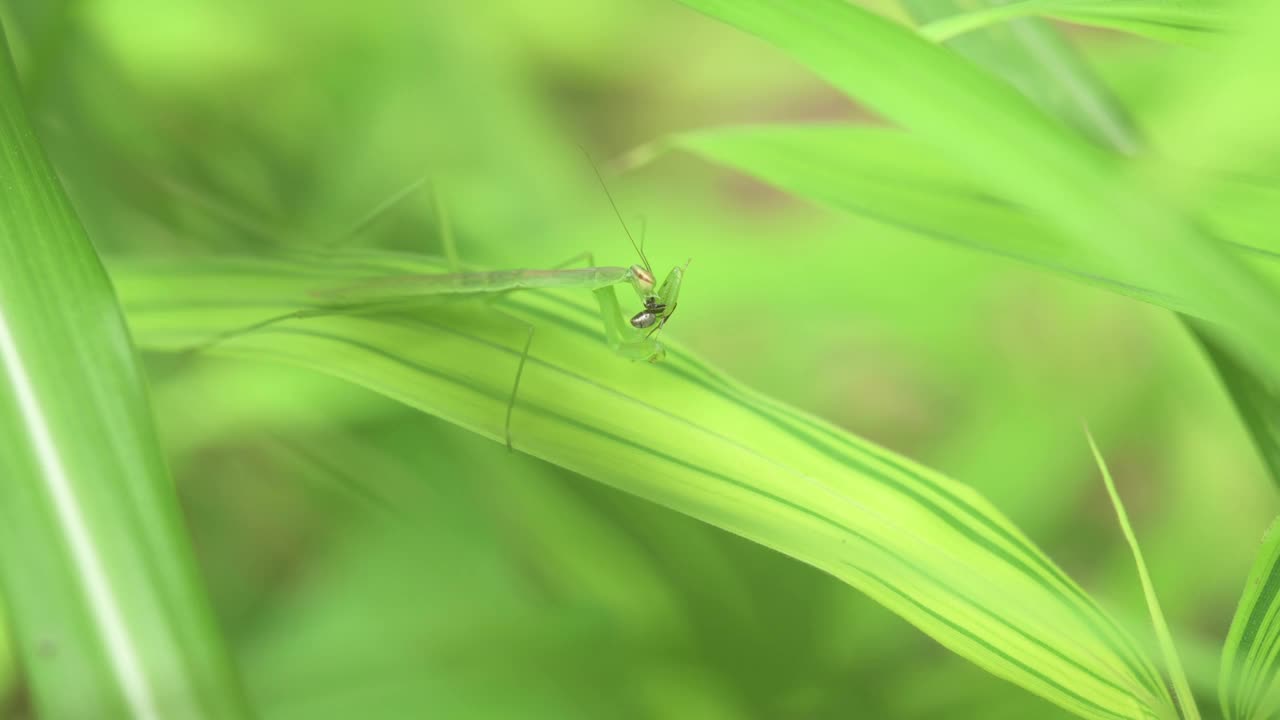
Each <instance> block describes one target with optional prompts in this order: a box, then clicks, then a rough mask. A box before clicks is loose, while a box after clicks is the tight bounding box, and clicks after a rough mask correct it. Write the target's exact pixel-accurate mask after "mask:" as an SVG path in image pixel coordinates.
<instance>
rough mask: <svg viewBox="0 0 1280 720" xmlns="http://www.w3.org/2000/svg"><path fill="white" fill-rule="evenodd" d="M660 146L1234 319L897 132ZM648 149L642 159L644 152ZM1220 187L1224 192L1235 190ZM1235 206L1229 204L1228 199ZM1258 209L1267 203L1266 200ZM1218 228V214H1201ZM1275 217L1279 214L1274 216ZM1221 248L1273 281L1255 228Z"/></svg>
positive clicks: (804, 128)
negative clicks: (1078, 238) (1134, 268)
mask: <svg viewBox="0 0 1280 720" xmlns="http://www.w3.org/2000/svg"><path fill="white" fill-rule="evenodd" d="M667 142H669V143H673V144H675V145H676V146H678V147H681V148H684V149H688V150H691V151H693V152H696V153H698V154H700V155H702V156H704V157H706V158H708V159H710V160H712V161H714V162H717V163H721V164H724V165H726V166H729V167H732V168H734V169H736V170H740V171H742V172H746V173H748V174H750V175H752V176H754V177H756V178H759V179H761V180H763V181H765V182H767V183H769V184H771V185H774V186H776V187H778V188H780V189H783V190H786V191H787V192H790V193H792V194H795V195H797V196H800V197H804V198H807V199H810V200H812V201H815V202H818V203H820V204H823V205H827V206H829V207H832V208H836V209H839V210H844V211H847V212H851V213H854V214H857V215H861V216H863V217H868V218H872V219H875V220H879V221H881V222H885V223H888V224H891V225H893V226H895V227H897V228H901V229H905V230H910V231H913V232H916V233H919V234H921V235H923V236H926V237H931V238H935V239H940V240H944V241H947V242H952V243H956V244H959V245H962V246H965V247H969V248H972V249H976V250H981V251H984V252H989V253H992V254H995V255H999V256H1003V257H1009V258H1013V259H1016V260H1019V261H1022V262H1025V263H1027V264H1030V265H1033V266H1036V267H1038V268H1041V269H1044V270H1048V271H1050V272H1055V273H1060V274H1063V275H1066V276H1069V277H1071V278H1072V279H1074V280H1077V281H1080V282H1084V283H1087V284H1090V285H1094V286H1097V287H1102V288H1105V289H1108V290H1111V291H1113V292H1117V293H1120V294H1123V295H1126V296H1129V297H1133V298H1136V299H1140V300H1143V301H1145V302H1150V303H1152V304H1155V305H1159V306H1162V307H1166V308H1169V309H1171V310H1176V311H1179V312H1184V313H1189V314H1191V315H1195V316H1198V317H1202V318H1206V319H1210V320H1214V321H1216V322H1219V323H1223V324H1228V325H1230V324H1234V322H1235V319H1234V318H1232V317H1229V316H1226V315H1222V314H1220V313H1219V309H1218V308H1217V307H1216V306H1215V305H1213V304H1212V303H1202V302H1201V303H1198V302H1196V301H1195V300H1193V299H1192V298H1190V297H1188V296H1186V295H1184V294H1182V293H1180V291H1179V288H1178V287H1177V286H1176V285H1174V284H1172V283H1168V282H1162V283H1160V284H1156V285H1143V284H1142V282H1143V278H1142V277H1140V276H1138V275H1137V274H1135V273H1127V272H1122V271H1118V270H1117V269H1115V268H1114V267H1112V266H1111V265H1109V264H1107V263H1105V262H1103V261H1101V260H1100V259H1098V258H1097V257H1095V256H1094V254H1093V253H1090V252H1088V251H1087V250H1084V249H1082V248H1080V247H1079V246H1078V245H1077V244H1075V243H1072V242H1070V240H1069V239H1068V238H1066V237H1064V236H1063V234H1062V233H1061V232H1060V231H1059V229H1058V228H1056V227H1054V226H1053V225H1051V224H1049V223H1046V222H1045V221H1044V220H1043V219H1042V218H1041V217H1039V216H1038V215H1037V214H1036V213H1034V212H1033V211H1031V210H1030V209H1029V208H1027V207H1026V206H1024V205H1021V204H1019V203H1017V202H1015V201H1014V200H1012V199H1010V198H1008V197H1002V196H1000V195H994V194H992V193H990V192H987V191H986V190H985V189H984V188H983V186H982V185H981V184H979V183H977V182H975V181H974V179H973V178H972V176H971V175H970V174H969V173H967V172H964V171H963V170H962V169H960V168H958V167H956V166H954V165H953V164H951V163H949V162H948V161H947V159H946V158H945V157H942V156H940V155H939V154H938V153H937V152H936V151H935V150H934V149H933V147H932V146H930V145H928V144H926V143H924V142H922V141H921V140H920V139H919V138H916V137H913V136H911V135H908V134H906V133H903V132H901V131H897V130H888V129H884V128H873V127H863V126H849V125H833V126H813V125H800V126H758V127H742V128H723V129H718V130H710V131H704V132H696V133H687V134H683V135H679V136H675V137H674V138H670V139H669V140H668V141H667ZM652 154H654V153H653V151H652V150H651V151H650V152H646V153H643V154H642V155H640V157H644V156H651V155H652ZM1234 191H1235V190H1234V188H1232V187H1229V186H1228V187H1226V189H1225V190H1223V192H1234ZM1228 207H1231V208H1235V207H1237V205H1229V206H1228ZM1264 207H1265V206H1264ZM1208 219H1209V222H1210V223H1211V224H1212V225H1213V226H1214V227H1218V226H1219V223H1220V222H1221V224H1222V226H1223V227H1226V226H1227V225H1228V223H1229V220H1228V218H1227V217H1226V214H1225V213H1219V212H1214V213H1212V214H1210V215H1208ZM1277 219H1280V217H1278V218H1277ZM1231 227H1232V229H1233V230H1234V231H1236V234H1235V235H1233V236H1232V242H1225V241H1222V242H1221V244H1222V247H1223V249H1224V250H1225V251H1227V252H1230V253H1232V254H1234V255H1236V257H1237V258H1238V259H1239V260H1240V261H1242V262H1245V263H1247V264H1249V265H1250V266H1251V267H1252V269H1253V271H1254V272H1256V273H1258V274H1259V275H1265V276H1268V277H1273V278H1280V252H1278V251H1277V250H1280V248H1276V249H1272V248H1271V247H1267V246H1266V245H1262V244H1263V243H1275V240H1274V238H1273V237H1272V236H1271V234H1270V233H1269V231H1268V232H1264V231H1263V230H1262V229H1261V228H1259V229H1257V230H1256V231H1255V230H1254V229H1253V228H1251V227H1238V226H1231Z"/></svg>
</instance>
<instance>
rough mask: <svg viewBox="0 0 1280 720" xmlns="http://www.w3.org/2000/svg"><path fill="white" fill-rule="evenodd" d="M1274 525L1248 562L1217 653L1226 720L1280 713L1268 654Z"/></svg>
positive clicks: (1274, 599)
mask: <svg viewBox="0 0 1280 720" xmlns="http://www.w3.org/2000/svg"><path fill="white" fill-rule="evenodd" d="M1278 619H1280V522H1277V523H1272V525H1271V527H1270V528H1269V529H1268V530H1267V532H1266V535H1265V536H1264V537H1263V540H1262V547H1261V548H1259V550H1258V555H1257V557H1256V558H1255V559H1254V563H1253V568H1252V569H1251V570H1250V571H1249V579H1248V581H1247V582H1246V583H1245V588H1244V593H1243V594H1242V595H1241V596H1240V602H1239V604H1238V605H1237V606H1236V613H1235V615H1234V616H1233V617H1232V620H1231V629H1230V630H1229V631H1228V632H1227V640H1226V644H1225V645H1224V647H1223V649H1222V667H1221V670H1220V674H1219V682H1218V691H1219V693H1220V695H1219V699H1220V702H1221V704H1222V713H1223V716H1224V717H1226V718H1227V720H1254V719H1255V718H1269V717H1273V716H1274V715H1275V714H1276V713H1277V712H1280V688H1278V687H1277V684H1276V680H1277V672H1278V671H1280V664H1277V658H1276V654H1275V650H1274V645H1275V639H1276V637H1277V635H1278V634H1280V622H1278Z"/></svg>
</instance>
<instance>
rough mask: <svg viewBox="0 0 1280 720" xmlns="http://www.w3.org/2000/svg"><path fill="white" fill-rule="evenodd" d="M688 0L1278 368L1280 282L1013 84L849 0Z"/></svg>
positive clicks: (1262, 365) (1259, 362)
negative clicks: (1210, 312) (1227, 329)
mask: <svg viewBox="0 0 1280 720" xmlns="http://www.w3.org/2000/svg"><path fill="white" fill-rule="evenodd" d="M683 1H684V2H685V4H687V5H689V6H691V7H694V8H696V9H698V10H701V11H703V12H704V13H706V14H708V15H711V16H712V17H716V18H719V19H721V20H724V21H725V22H727V23H729V24H732V25H735V26H737V27H739V28H741V29H743V30H745V31H747V32H750V33H752V34H754V35H757V36H759V37H762V38H764V39H766V40H767V41H769V42H771V43H773V44H775V45H777V46H778V47H780V48H782V49H783V50H785V51H786V52H788V53H789V54H790V55H792V56H793V57H794V58H796V59H797V60H799V61H800V62H802V63H804V64H806V65H808V66H809V67H810V68H812V69H813V70H815V71H816V72H817V73H819V74H820V75H822V76H823V77H824V78H826V79H827V80H828V81H829V82H831V83H832V84H833V85H835V86H836V87H837V88H839V89H841V90H844V91H845V92H847V93H849V94H850V95H851V96H853V97H855V98H857V99H859V100H861V101H863V102H865V103H866V104H867V105H869V106H870V107H872V108H874V109H875V110H877V111H879V112H880V113H882V114H883V115H885V116H886V117H887V118H889V119H890V120H892V121H894V122H896V123H898V124H900V125H902V126H903V127H905V128H907V129H909V130H911V131H912V132H913V133H915V134H917V135H919V137H920V138H921V139H923V140H925V141H926V142H928V143H930V144H931V145H933V146H935V147H936V148H937V149H938V151H939V152H940V153H943V154H944V155H945V156H947V157H948V158H950V159H951V161H952V162H954V163H955V164H956V165H957V166H960V167H964V168H965V169H966V170H967V171H969V172H971V173H974V174H975V176H976V177H980V178H981V180H982V182H983V183H984V184H985V185H986V186H987V187H989V188H991V189H992V190H994V191H996V192H997V193H1000V194H1004V195H1007V196H1008V197H1009V198H1011V199H1013V200H1015V201H1017V202H1019V203H1022V204H1024V205H1026V206H1027V207H1028V208H1030V209H1032V210H1033V211H1035V212H1038V213H1042V214H1043V215H1044V216H1045V217H1046V218H1048V219H1050V220H1051V221H1052V222H1053V223H1054V224H1055V225H1056V226H1058V227H1059V228H1060V229H1061V230H1062V231H1063V232H1064V233H1065V235H1066V236H1067V237H1069V238H1070V239H1071V240H1072V242H1073V243H1076V244H1078V245H1079V246H1080V247H1081V248H1085V249H1088V250H1089V251H1090V252H1091V253H1092V254H1094V255H1096V256H1097V257H1098V258H1099V259H1100V260H1105V261H1106V262H1107V263H1109V264H1111V265H1113V266H1114V267H1115V268H1117V269H1122V270H1123V271H1124V272H1125V273H1126V274H1130V275H1132V276H1133V277H1135V278H1137V279H1138V281H1139V282H1138V284H1140V285H1142V286H1146V287H1151V286H1156V285H1166V286H1170V287H1176V288H1177V291H1178V294H1179V295H1182V296H1184V297H1185V298H1186V299H1187V300H1188V301H1189V302H1193V303H1196V304H1198V305H1201V306H1205V307H1216V310H1217V313H1216V314H1217V315H1218V316H1220V317H1229V318H1232V319H1233V320H1235V321H1236V322H1238V323H1239V324H1240V325H1241V326H1242V327H1244V326H1248V329H1247V330H1246V331H1245V332H1237V333H1232V334H1230V335H1229V336H1227V337H1228V341H1229V342H1230V343H1231V345H1232V347H1233V348H1236V349H1238V350H1240V351H1241V352H1242V353H1243V355H1244V357H1246V358H1248V361H1249V362H1250V363H1251V364H1253V365H1255V366H1256V367H1257V368H1258V369H1259V370H1260V371H1263V372H1264V373H1266V374H1267V375H1268V376H1270V377H1276V376H1277V375H1280V346H1276V345H1275V344H1274V343H1269V342H1265V341H1263V340H1262V338H1267V337H1274V336H1276V335H1277V334H1278V333H1280V314H1277V313H1276V312H1274V310H1275V307H1276V305H1277V302H1276V292H1275V289H1274V288H1273V287H1272V286H1270V285H1269V284H1268V283H1266V282H1265V281H1264V280H1263V279H1262V278H1260V277H1258V276H1257V274H1256V273H1254V272H1252V271H1250V269H1249V268H1248V267H1246V266H1245V265H1244V264H1243V263H1242V262H1241V261H1240V260H1239V259H1238V258H1235V257H1233V256H1231V255H1230V254H1229V253H1227V252H1226V251H1224V250H1222V249H1220V248H1218V247H1216V246H1215V245H1214V244H1213V243H1212V242H1211V241H1210V240H1209V238H1208V237H1207V236H1206V234H1205V233H1204V232H1203V230H1202V229H1201V228H1199V227H1198V226H1197V225H1196V224H1195V223H1194V222H1193V221H1192V219H1191V218H1189V217H1187V216H1186V215H1185V214H1184V213H1183V212H1181V211H1179V209H1177V208H1174V207H1170V206H1169V205H1168V203H1167V202H1165V200H1164V194H1163V193H1162V192H1159V191H1157V190H1154V189H1150V188H1146V187H1144V186H1143V185H1142V184H1141V183H1138V182H1136V181H1135V179H1134V177H1132V168H1131V167H1130V165H1129V163H1128V162H1127V161H1125V160H1123V159H1122V158H1120V157H1118V156H1117V155H1115V154H1114V153H1111V152H1107V151H1105V150H1103V149H1101V148H1100V147H1098V146H1097V145H1095V144H1093V143H1091V142H1089V141H1088V140H1086V139H1084V138H1082V137H1080V136H1078V135H1076V134H1074V133H1072V132H1071V131H1069V130H1068V129H1067V128H1066V127H1064V126H1063V125H1062V124H1061V123H1059V122H1058V121H1056V120H1053V119H1051V118H1049V117H1047V116H1045V115H1044V114H1043V113H1041V112H1040V111H1039V110H1038V109H1037V108H1036V107H1035V106H1034V105H1033V104H1032V103H1031V102H1030V101H1028V100H1027V99H1026V98H1025V97H1023V96H1021V95H1020V94H1019V93H1018V92H1017V91H1015V90H1014V89H1012V88H1011V87H1009V86H1007V85H1005V84H1004V83H1003V82H1001V81H999V80H997V79H994V78H991V77H989V76H987V75H985V74H984V73H983V72H982V71H981V70H980V69H978V68H977V67H976V66H974V65H973V64H972V63H969V62H967V61H965V60H963V59H961V58H958V57H956V56H955V55H954V54H952V53H950V52H948V51H947V50H945V49H943V48H940V47H938V46H936V45H933V44H930V43H928V42H926V41H924V40H923V39H922V38H920V37H919V36H917V35H915V34H913V33H912V32H911V31H910V30H909V29H906V28H903V27H900V26H897V25H895V24H894V23H892V22H889V21H887V20H885V19H883V18H880V17H877V16H875V15H873V14H871V13H869V12H867V11H865V10H863V9H861V8H858V7H855V6H853V5H851V4H849V3H845V2H841V1H840V0H803V1H797V2H786V3H784V2H777V1H776V0H741V1H735V2H727V1H726V0H683ZM939 108H946V109H947V112H939V111H938V109H939Z"/></svg>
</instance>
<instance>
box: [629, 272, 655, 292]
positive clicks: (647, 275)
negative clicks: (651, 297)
mask: <svg viewBox="0 0 1280 720" xmlns="http://www.w3.org/2000/svg"><path fill="white" fill-rule="evenodd" d="M631 277H633V278H635V279H636V282H638V283H639V284H640V287H641V288H643V289H644V291H645V292H649V291H650V290H653V286H654V285H655V284H657V281H656V280H654V277H653V273H651V272H649V271H648V270H646V269H645V268H644V267H642V266H640V265H632V266H631Z"/></svg>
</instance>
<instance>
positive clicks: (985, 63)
mask: <svg viewBox="0 0 1280 720" xmlns="http://www.w3.org/2000/svg"><path fill="white" fill-rule="evenodd" d="M993 2H994V0H985V1H984V2H979V3H978V6H979V7H983V6H992V5H993ZM902 4H903V6H904V7H905V8H906V10H907V12H908V13H909V14H910V15H911V17H912V18H914V19H915V20H916V22H917V23H919V24H926V23H929V22H932V21H936V20H942V19H944V18H947V17H950V16H953V15H958V14H961V13H964V12H968V11H971V10H972V9H973V7H974V4H973V3H972V2H969V0H903V1H902ZM946 44H947V46H948V47H950V48H951V49H953V50H955V51H956V52H958V53H960V54H961V55H964V56H965V57H967V58H969V59H971V60H973V61H974V62H976V63H978V64H979V65H981V66H982V67H984V68H986V69H987V70H988V71H990V72H991V73H993V74H995V75H997V76H998V77H1001V78H1004V80H1005V81H1006V82H1008V83H1009V84H1010V85H1012V86H1013V87H1015V88H1017V89H1018V91H1019V92H1021V93H1022V94H1023V95H1026V96H1027V97H1028V98H1029V99H1030V100H1031V101H1032V102H1034V103H1035V104H1036V105H1037V106H1039V107H1040V108H1041V109H1042V110H1043V111H1044V112H1046V113H1048V114H1049V115H1052V116H1054V117H1057V118H1060V119H1062V120H1063V121H1064V122H1067V123H1069V124H1070V125H1071V126H1072V127H1075V128H1076V129H1078V130H1079V131H1080V132H1082V133H1084V134H1085V135H1087V136H1089V137H1091V138H1094V139H1095V140H1097V141H1098V142H1099V143H1101V144H1102V145H1103V146H1105V147H1110V148H1114V149H1116V150H1117V151H1119V152H1122V153H1126V154H1131V153H1134V152H1136V151H1137V150H1138V148H1139V145H1140V143H1139V138H1138V133H1137V130H1136V129H1135V127H1134V124H1133V121H1132V119H1131V118H1130V117H1129V116H1128V114H1127V113H1126V112H1125V110H1124V108H1123V107H1122V106H1121V105H1120V103H1119V102H1118V101H1117V100H1116V99H1115V98H1114V97H1113V96H1112V94H1111V92H1110V91H1109V90H1108V89H1107V88H1106V87H1105V86H1104V85H1103V84H1102V83H1101V82H1100V81H1099V80H1098V78H1097V77H1096V74H1095V73H1094V72H1093V70H1092V69H1091V68H1090V67H1089V65H1088V63H1087V62H1085V60H1084V59H1083V58H1082V57H1080V55H1079V53H1077V52H1076V51H1075V49H1074V48H1073V47H1072V46H1071V44H1070V43H1068V42H1067V41H1066V40H1065V39H1064V38H1063V37H1062V34H1061V33H1060V32H1059V31H1058V29H1057V28H1056V27H1054V26H1053V25H1052V24H1050V23H1049V22H1047V21H1044V20H1039V19H1035V18H1027V19H1021V20H1011V21H1009V22H1007V23H1005V24H1003V25H1001V26H999V27H996V28H989V29H985V30H980V31H976V32H970V33H968V34H966V35H963V36H960V37H956V38H954V39H952V40H949V41H947V42H946Z"/></svg>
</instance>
